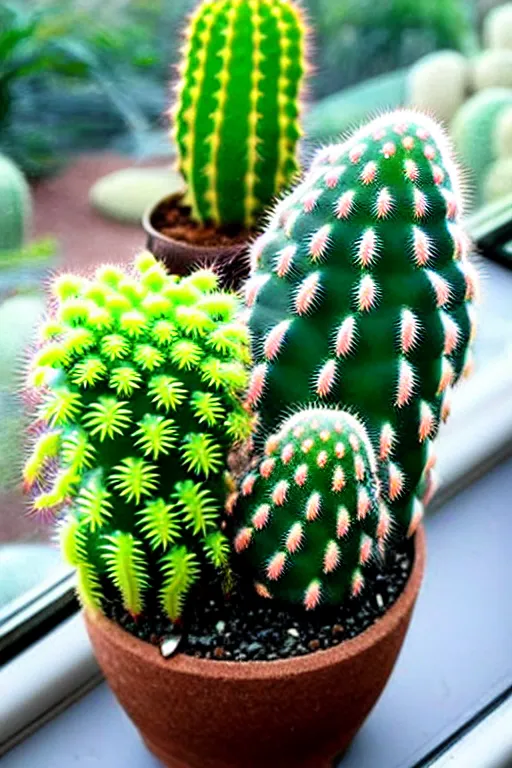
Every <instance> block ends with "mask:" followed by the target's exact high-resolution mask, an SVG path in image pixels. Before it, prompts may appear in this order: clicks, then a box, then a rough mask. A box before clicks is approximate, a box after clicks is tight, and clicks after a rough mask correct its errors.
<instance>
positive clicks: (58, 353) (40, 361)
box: [32, 341, 69, 368]
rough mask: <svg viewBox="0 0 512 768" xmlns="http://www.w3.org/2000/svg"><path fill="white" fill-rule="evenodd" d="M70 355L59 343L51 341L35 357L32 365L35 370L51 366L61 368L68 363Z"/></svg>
mask: <svg viewBox="0 0 512 768" xmlns="http://www.w3.org/2000/svg"><path fill="white" fill-rule="evenodd" d="M68 360H69V354H68V352H67V351H66V348H65V347H64V345H63V344H61V342H59V341H50V342H48V344H45V345H44V347H43V348H42V349H41V350H40V351H39V352H38V353H37V354H36V355H35V356H34V360H33V362H32V365H33V366H34V367H35V368H39V367H40V366H41V367H45V366H50V367H52V368H59V367H61V366H65V365H66V364H67V363H68Z"/></svg>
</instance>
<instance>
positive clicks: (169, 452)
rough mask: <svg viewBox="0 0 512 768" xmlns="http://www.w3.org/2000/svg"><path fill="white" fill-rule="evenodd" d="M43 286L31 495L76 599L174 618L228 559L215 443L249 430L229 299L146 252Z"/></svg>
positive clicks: (227, 443) (242, 340)
mask: <svg viewBox="0 0 512 768" xmlns="http://www.w3.org/2000/svg"><path fill="white" fill-rule="evenodd" d="M53 294H54V300H55V306H54V307H53V308H52V311H51V313H50V315H49V317H48V318H47V320H46V321H45V322H44V324H43V326H42V328H41V331H40V339H41V345H40V348H39V349H38V351H37V352H36V353H35V356H34V358H33V360H32V363H31V365H30V370H29V387H30V389H31V395H32V396H33V397H34V396H37V395H39V396H40V403H39V405H38V411H37V420H36V422H35V424H34V426H33V430H32V431H33V432H34V435H35V436H34V445H33V447H32V452H31V454H30V456H29V458H28V460H27V462H26V464H25V468H24V480H25V484H26V486H27V487H28V488H30V489H32V491H33V493H34V500H33V508H34V510H35V511H36V512H40V513H46V512H48V511H50V512H51V513H53V514H54V515H56V517H57V519H58V520H59V522H60V531H61V545H62V549H63V552H64V555H65V557H66V559H67V560H68V562H69V563H70V564H71V565H73V566H74V567H75V568H76V571H77V576H78V585H79V594H80V597H81V599H82V601H83V603H84V604H85V605H86V606H87V607H89V608H93V609H98V608H102V607H104V601H105V600H110V599H113V598H115V597H116V596H117V598H118V599H120V600H122V603H123V605H124V607H125V609H126V610H127V611H129V612H130V613H131V614H132V615H133V616H138V615H139V614H141V612H143V610H144V606H145V604H146V602H149V603H150V604H151V605H156V604H157V603H159V604H160V607H161V609H163V611H164V612H165V613H166V614H167V615H168V616H169V617H170V618H171V619H173V620H174V619H177V618H178V617H179V616H180V614H181V612H182V610H183V604H184V599H185V596H186V595H187V592H188V591H189V589H190V587H191V586H192V584H193V583H194V582H196V581H197V580H198V578H199V577H200V576H201V574H202V573H203V572H204V570H205V569H207V568H208V567H211V568H218V569H226V568H227V567H228V554H229V543H228V540H227V538H226V537H225V535H224V534H223V533H222V531H221V515H222V513H223V506H224V499H225V493H226V482H227V481H228V480H229V477H226V471H225V470H226V466H227V456H228V452H229V451H230V449H231V446H232V444H233V443H236V442H237V441H239V440H244V439H246V438H247V436H248V434H249V433H250V430H251V419H250V416H249V414H248V413H247V412H246V410H245V409H244V407H243V406H242V403H241V400H240V398H239V393H240V392H241V391H242V390H243V388H244V386H245V384H246V369H245V365H244V363H245V362H246V361H247V344H246V335H247V331H246V329H245V328H244V327H243V326H242V325H241V324H240V323H239V322H237V320H236V318H235V312H236V310H237V300H236V298H235V297H234V296H232V295H230V294H228V293H223V292H221V291H219V290H218V289H217V278H216V277H215V275H214V274H213V273H212V272H209V271H207V270H200V271H197V272H195V273H194V274H192V275H191V276H189V277H187V278H184V279H180V278H178V277H176V276H170V275H168V274H167V273H166V272H165V270H164V268H163V267H162V266H161V265H159V264H157V263H156V261H155V259H154V258H153V256H152V255H151V254H149V253H147V252H145V253H142V254H141V255H140V256H138V257H137V259H136V269H135V271H133V272H132V273H129V272H126V271H124V270H122V269H118V268H116V267H110V266H105V267H101V268H100V269H99V270H98V271H97V273H96V276H95V278H94V279H92V280H88V279H84V278H81V277H78V276H75V275H62V276H61V277H59V278H57V280H56V281H55V283H54V285H53Z"/></svg>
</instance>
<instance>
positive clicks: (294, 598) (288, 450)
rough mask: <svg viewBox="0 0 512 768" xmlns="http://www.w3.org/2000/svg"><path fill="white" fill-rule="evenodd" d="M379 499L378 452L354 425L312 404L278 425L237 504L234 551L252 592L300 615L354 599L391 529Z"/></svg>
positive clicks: (345, 415)
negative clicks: (280, 602)
mask: <svg viewBox="0 0 512 768" xmlns="http://www.w3.org/2000/svg"><path fill="white" fill-rule="evenodd" d="M378 493H379V482H378V478H377V465H376V460H375V455H374V451H373V448H372V445H371V443H370V441H369V439H368V435H367V434H366V430H365V428H364V426H363V424H362V423H361V422H360V421H359V419H357V418H356V417H355V416H353V415H351V414H349V413H347V412H345V411H339V410H337V409H329V408H310V409H306V410H302V411H299V412H297V413H296V414H294V415H293V416H291V417H289V418H287V419H286V420H285V421H283V422H282V424H281V425H280V426H279V428H278V430H277V432H276V433H275V434H272V435H270V436H269V437H268V439H267V442H266V447H265V453H264V456H263V457H262V458H261V460H260V461H259V462H258V463H257V464H256V465H255V466H254V467H253V469H252V470H251V471H250V472H249V473H248V474H247V475H246V476H245V477H244V478H243V480H242V482H241V484H240V492H239V495H238V497H237V500H236V504H235V505H234V506H235V512H234V514H235V518H236V532H235V537H234V548H235V551H236V552H238V553H239V554H240V555H241V556H242V558H243V560H244V561H245V564H246V567H248V568H250V572H251V575H252V577H253V578H254V581H255V589H256V592H257V593H258V594H259V595H260V596H261V597H267V598H272V597H275V598H277V599H280V600H283V601H286V602H287V603H289V604H297V605H302V606H303V607H304V608H305V609H306V610H312V609H314V608H317V607H318V606H319V605H325V604H329V603H331V604H336V605H339V604H341V603H342V602H344V601H345V600H346V599H348V598H349V597H350V596H356V595H358V594H359V593H360V592H361V590H362V588H363V586H364V581H365V577H364V572H365V568H366V567H367V565H368V564H369V563H370V562H371V561H372V560H374V559H375V558H376V557H377V558H378V557H380V555H381V553H382V552H383V549H384V546H385V539H386V537H387V535H388V533H389V528H390V515H389V512H388V510H387V508H386V506H385V505H384V504H382V503H381V502H380V501H379V495H378Z"/></svg>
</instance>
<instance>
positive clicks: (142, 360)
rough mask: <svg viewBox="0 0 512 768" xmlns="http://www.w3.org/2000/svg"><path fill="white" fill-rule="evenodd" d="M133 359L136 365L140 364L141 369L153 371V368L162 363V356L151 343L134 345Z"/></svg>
mask: <svg viewBox="0 0 512 768" xmlns="http://www.w3.org/2000/svg"><path fill="white" fill-rule="evenodd" d="M133 359H134V360H135V362H136V363H137V365H140V367H141V368H142V370H144V371H154V370H155V368H158V367H159V366H160V365H162V363H163V361H164V356H163V355H162V353H161V352H159V351H158V349H156V347H152V346H151V344H139V345H138V346H137V347H135V351H134V354H133Z"/></svg>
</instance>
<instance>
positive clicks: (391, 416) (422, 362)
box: [246, 111, 477, 535]
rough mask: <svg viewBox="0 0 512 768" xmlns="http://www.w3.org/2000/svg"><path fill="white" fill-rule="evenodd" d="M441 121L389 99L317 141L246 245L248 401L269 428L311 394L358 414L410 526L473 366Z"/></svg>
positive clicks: (389, 500)
mask: <svg viewBox="0 0 512 768" xmlns="http://www.w3.org/2000/svg"><path fill="white" fill-rule="evenodd" d="M460 213H461V194H460V188H459V179H458V175H457V172H456V169H455V167H454V165H453V162H452V159H451V155H450V152H449V149H448V146H447V141H446V139H445V136H444V134H443V133H442V131H441V129H440V128H439V126H438V125H437V124H436V123H435V122H434V121H432V120H430V119H429V118H426V117H424V116H422V115H421V114H419V113H415V112H408V111H397V112H394V113H390V114H387V115H384V116H382V117H381V118H378V119H376V120H375V121H373V122H371V123H369V124H367V125H366V126H364V127H363V128H362V129H361V130H359V131H358V132H357V133H356V134H354V135H353V136H352V137H351V138H350V139H348V140H347V141H346V143H344V144H337V145H332V146H328V147H326V148H324V149H323V150H321V151H320V152H319V153H318V155H317V156H316V158H315V159H314V161H313V164H312V167H311V169H310V171H309V172H308V174H307V175H306V177H305V179H304V181H303V182H302V183H301V184H300V185H299V186H298V187H297V188H296V189H294V190H293V192H292V193H291V194H290V195H289V196H287V197H285V198H284V199H283V200H282V202H281V203H280V204H279V205H278V206H277V208H276V210H275V212H274V215H273V217H272V218H271V219H270V222H269V225H268V227H267V229H266V231H265V232H264V233H263V235H262V236H261V237H260V239H259V240H257V241H256V243H255V244H254V246H253V248H252V252H251V263H252V276H251V278H250V280H249V281H248V284H247V286H246V297H247V304H248V307H249V310H248V311H249V318H248V323H249V327H250V331H251V340H252V350H253V358H254V368H253V371H252V375H251V383H250V386H249V390H248V403H249V404H250V405H251V406H252V407H253V408H254V409H255V410H256V411H257V413H258V418H259V424H260V427H259V432H260V435H262V436H267V435H268V434H269V433H271V432H272V431H274V430H275V429H276V428H277V426H278V424H279V423H280V421H281V419H282V414H283V411H284V412H285V413H286V411H287V409H296V408H298V407H303V406H305V405H307V404H308V403H311V402H318V403H321V404H323V405H328V406H338V407H339V408H341V409H343V410H349V411H351V412H354V413H356V414H357V415H358V418H359V419H360V420H361V421H362V423H363V425H364V426H365V428H366V430H367V432H368V435H369V437H370V440H371V441H372V444H373V447H374V451H375V454H376V456H377V459H378V468H379V476H380V479H381V482H382V487H383V500H384V501H385V503H386V504H388V505H389V508H390V512H391V514H392V516H393V517H394V519H395V521H396V525H397V529H400V530H401V531H403V532H404V533H408V534H409V535H410V534H412V533H413V532H414V531H415V529H416V527H417V525H418V523H419V520H420V519H421V516H422V512H423V500H424V494H425V492H428V493H430V491H429V490H428V489H429V488H430V481H431V474H430V471H431V469H432V466H433V461H434V458H433V450H432V441H433V439H434V438H435V436H436V434H437V431H438V428H439V425H440V422H441V420H442V419H443V418H446V417H447V415H448V412H449V402H450V391H451V389H452V386H453V385H454V384H456V382H457V381H458V380H459V378H460V377H461V375H462V374H463V373H468V372H469V371H470V369H471V355H470V351H469V349H468V345H469V341H470V339H471V337H472V335H473V332H474V322H473V310H472V301H473V299H474V297H475V293H476V291H477V277H476V273H475V270H474V267H473V266H472V264H471V263H470V261H469V258H468V255H469V250H470V244H469V240H468V238H467V237H466V235H465V233H464V231H463V229H462V227H461V224H460Z"/></svg>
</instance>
